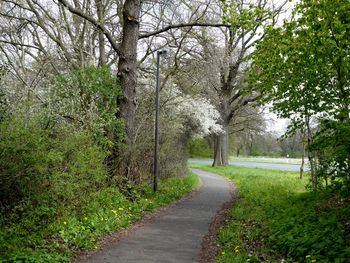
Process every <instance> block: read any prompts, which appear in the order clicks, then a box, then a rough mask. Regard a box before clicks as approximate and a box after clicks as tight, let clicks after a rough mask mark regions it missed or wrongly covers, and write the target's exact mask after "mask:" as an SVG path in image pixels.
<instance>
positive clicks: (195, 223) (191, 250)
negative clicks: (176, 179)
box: [77, 169, 234, 263]
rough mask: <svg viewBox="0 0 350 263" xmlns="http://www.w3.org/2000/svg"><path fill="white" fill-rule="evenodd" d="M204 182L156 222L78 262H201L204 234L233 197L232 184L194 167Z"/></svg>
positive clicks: (132, 232)
mask: <svg viewBox="0 0 350 263" xmlns="http://www.w3.org/2000/svg"><path fill="white" fill-rule="evenodd" d="M193 172H194V173H195V174H197V175H199V176H200V178H201V181H202V183H203V185H202V187H201V189H200V190H199V192H198V193H196V194H194V196H192V197H191V198H189V199H185V200H184V201H182V202H180V203H179V204H178V205H176V206H175V207H170V208H169V209H167V210H166V211H165V212H164V213H162V214H161V215H160V216H159V217H157V218H156V219H155V220H154V221H153V222H151V223H147V224H145V225H144V226H141V227H140V228H137V229H136V230H135V231H131V233H129V234H128V235H127V236H126V237H124V238H122V239H121V240H120V241H115V242H112V243H110V244H108V245H107V247H105V248H104V249H103V250H101V251H98V252H97V253H95V254H93V255H92V256H91V257H89V258H87V259H84V260H79V261H77V262H78V263H93V262H99V263H109V262H111V263H112V262H113V263H114V262H140V263H141V262H142V263H147V262H162V263H172V262H174V263H175V262H182V263H186V262H198V261H199V259H200V258H199V256H200V252H201V244H202V239H203V237H204V236H205V235H206V234H207V233H208V229H209V226H210V224H211V222H212V220H213V218H214V217H215V215H216V213H217V212H218V211H219V210H220V209H221V208H222V206H223V204H224V203H227V202H230V201H231V200H232V191H233V189H234V188H233V186H232V185H231V184H230V183H229V182H228V181H227V180H226V179H224V178H223V177H220V176H217V175H215V174H212V173H208V172H204V171H201V170H195V169H194V170H193Z"/></svg>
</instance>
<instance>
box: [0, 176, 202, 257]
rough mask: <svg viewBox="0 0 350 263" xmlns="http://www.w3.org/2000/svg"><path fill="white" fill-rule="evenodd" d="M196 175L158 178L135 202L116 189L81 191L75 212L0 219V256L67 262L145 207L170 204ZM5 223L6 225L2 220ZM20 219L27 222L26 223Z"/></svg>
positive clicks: (142, 189)
mask: <svg viewBox="0 0 350 263" xmlns="http://www.w3.org/2000/svg"><path fill="white" fill-rule="evenodd" d="M198 183H199V179H198V177H197V176H196V175H194V174H190V175H188V176H186V177H182V178H171V179H169V180H165V181H163V180H162V181H161V182H160V191H158V192H157V193H154V192H153V191H152V188H151V186H149V185H143V186H142V187H140V188H139V190H137V191H138V193H137V196H138V198H137V200H135V201H130V200H129V199H127V198H126V197H125V196H124V195H122V194H121V193H120V192H119V191H118V190H117V188H115V187H107V188H104V189H102V190H100V191H94V192H92V191H91V192H90V193H89V194H88V195H85V196H84V198H85V199H86V201H85V202H84V204H83V205H81V206H80V207H79V210H77V209H76V208H75V207H65V208H64V209H63V208H62V209H61V211H60V213H56V214H54V215H52V218H51V220H50V224H47V225H45V226H43V225H41V226H38V227H36V228H33V226H34V225H35V224H36V222H34V220H35V218H33V217H31V216H30V215H32V214H33V213H37V211H38V208H36V210H33V211H30V212H28V213H27V214H26V216H25V217H24V218H23V220H22V222H21V223H19V222H13V221H11V222H10V221H6V220H5V219H4V218H1V221H0V222H1V226H2V227H1V232H0V240H1V243H0V244H1V245H0V256H1V257H2V260H3V261H2V262H17V261H16V260H20V262H68V261H70V260H71V259H72V256H73V254H74V253H76V252H77V251H78V250H81V249H94V248H97V247H98V239H99V237H101V236H103V235H106V234H109V233H112V232H115V231H118V230H120V229H122V228H124V227H126V226H128V225H129V224H131V223H133V222H135V221H136V220H138V219H140V218H141V217H142V215H143V214H144V213H146V212H148V211H153V210H155V209H157V208H159V207H161V206H164V205H166V204H169V203H171V202H173V201H175V200H177V199H179V198H181V197H182V196H183V195H184V194H186V193H188V192H190V191H192V190H193V189H194V188H195V187H197V185H198ZM5 222H6V224H5ZM23 222H26V224H25V225H24V224H23Z"/></svg>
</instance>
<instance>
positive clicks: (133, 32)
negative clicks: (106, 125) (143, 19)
mask: <svg viewBox="0 0 350 263" xmlns="http://www.w3.org/2000/svg"><path fill="white" fill-rule="evenodd" d="M140 9H141V1H140V0H126V1H125V3H124V9H123V20H124V27H123V38H122V42H121V44H120V56H119V63H118V76H119V77H120V82H121V86H122V89H123V99H122V100H121V102H120V115H121V117H122V118H123V119H124V121H125V131H126V143H127V145H128V146H131V144H132V142H133V136H134V117H135V111H136V86H137V72H136V63H137V42H138V38H139V15H140Z"/></svg>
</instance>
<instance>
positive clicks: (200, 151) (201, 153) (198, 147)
mask: <svg viewBox="0 0 350 263" xmlns="http://www.w3.org/2000/svg"><path fill="white" fill-rule="evenodd" d="M188 153H189V157H190V158H196V157H202V158H212V157H213V150H212V149H211V148H210V147H209V144H208V142H207V141H206V140H205V139H201V138H199V139H192V140H191V141H190V143H189V146H188Z"/></svg>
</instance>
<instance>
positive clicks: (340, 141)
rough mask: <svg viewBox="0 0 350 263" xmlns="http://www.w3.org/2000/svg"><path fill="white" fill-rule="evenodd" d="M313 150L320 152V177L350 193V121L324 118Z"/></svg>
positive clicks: (332, 185) (318, 172) (318, 171)
mask: <svg viewBox="0 0 350 263" xmlns="http://www.w3.org/2000/svg"><path fill="white" fill-rule="evenodd" d="M311 150H313V151H316V152H318V158H319V163H320V165H319V167H318V170H317V174H318V177H319V178H321V179H324V180H326V182H327V183H330V185H331V187H332V188H333V189H335V190H340V191H341V193H342V194H343V195H345V196H347V197H348V196H349V195H350V121H349V120H348V121H346V122H339V121H336V120H323V121H322V122H321V127H320V130H319V131H318V133H317V134H316V136H315V139H314V143H313V145H312V147H311Z"/></svg>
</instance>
